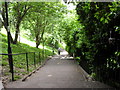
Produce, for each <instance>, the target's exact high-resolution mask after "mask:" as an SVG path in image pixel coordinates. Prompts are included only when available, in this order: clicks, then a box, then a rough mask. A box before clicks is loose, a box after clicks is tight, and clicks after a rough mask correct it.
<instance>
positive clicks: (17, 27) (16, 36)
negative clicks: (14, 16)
mask: <svg viewBox="0 0 120 90" xmlns="http://www.w3.org/2000/svg"><path fill="white" fill-rule="evenodd" d="M19 25H20V24H17V25H16V32H15V39H14V42H13V44H17V39H18V34H19Z"/></svg>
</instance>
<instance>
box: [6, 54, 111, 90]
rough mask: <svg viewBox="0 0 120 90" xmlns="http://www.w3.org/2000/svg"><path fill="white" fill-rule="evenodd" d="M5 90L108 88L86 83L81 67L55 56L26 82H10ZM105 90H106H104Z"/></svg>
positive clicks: (92, 82)
mask: <svg viewBox="0 0 120 90" xmlns="http://www.w3.org/2000/svg"><path fill="white" fill-rule="evenodd" d="M6 87H7V88H110V87H109V86H107V85H105V84H102V83H100V82H98V81H92V80H90V81H88V80H86V78H85V77H84V74H83V71H82V69H81V67H80V66H79V65H78V64H77V63H76V62H75V61H74V60H72V59H70V58H69V59H68V58H67V57H65V56H62V55H55V56H54V57H52V59H50V60H48V61H47V62H46V64H45V66H44V67H42V68H40V70H38V71H37V72H36V73H35V74H33V75H32V76H30V77H29V78H28V79H27V80H26V81H24V82H22V81H16V82H11V83H9V84H8V85H6ZM105 90H107V89H105Z"/></svg>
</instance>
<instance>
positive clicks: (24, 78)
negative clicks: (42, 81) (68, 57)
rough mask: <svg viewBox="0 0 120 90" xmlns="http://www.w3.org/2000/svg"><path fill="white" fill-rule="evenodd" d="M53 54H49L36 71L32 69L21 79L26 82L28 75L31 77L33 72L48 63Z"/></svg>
mask: <svg viewBox="0 0 120 90" xmlns="http://www.w3.org/2000/svg"><path fill="white" fill-rule="evenodd" d="M53 56H54V55H53ZM53 56H49V57H48V58H47V59H45V60H44V62H43V63H42V64H41V65H40V66H39V67H38V68H36V69H35V70H34V71H32V72H31V73H29V74H28V75H26V76H24V77H23V78H22V79H21V81H23V82H24V81H25V80H26V79H27V78H28V77H30V76H31V75H32V74H34V73H36V71H38V70H39V69H40V68H42V67H43V66H44V65H45V64H46V62H47V61H48V60H50V59H51V58H52V57H53Z"/></svg>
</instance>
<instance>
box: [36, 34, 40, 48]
mask: <svg viewBox="0 0 120 90" xmlns="http://www.w3.org/2000/svg"><path fill="white" fill-rule="evenodd" d="M39 42H40V41H39V34H37V35H36V48H38V46H39V44H40V43H39Z"/></svg>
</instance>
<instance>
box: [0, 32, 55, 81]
mask: <svg viewBox="0 0 120 90" xmlns="http://www.w3.org/2000/svg"><path fill="white" fill-rule="evenodd" d="M0 37H1V38H2V41H0V47H2V53H7V36H6V35H4V34H1V33H0ZM11 49H12V53H13V54H17V53H27V52H36V53H35V58H34V53H28V61H29V63H28V64H29V71H30V72H31V71H33V70H34V69H35V68H36V67H38V66H40V63H41V61H43V60H45V59H46V58H47V57H48V56H51V55H53V52H52V48H51V47H49V46H45V50H44V51H43V48H35V47H32V45H29V43H28V44H24V43H18V44H16V45H15V44H11ZM39 52H40V53H39ZM43 52H44V54H45V55H44V57H43ZM39 55H40V59H39ZM0 57H2V62H1V65H2V66H3V77H4V76H7V75H8V77H9V79H11V76H10V74H8V73H10V72H9V63H8V56H5V55H3V56H1V55H0ZM0 59H1V58H0ZM34 59H35V60H36V67H35V66H34ZM13 63H14V73H15V80H18V79H20V78H22V77H23V76H24V75H26V74H28V73H27V68H26V67H27V66H26V54H21V55H13Z"/></svg>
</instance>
